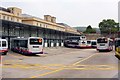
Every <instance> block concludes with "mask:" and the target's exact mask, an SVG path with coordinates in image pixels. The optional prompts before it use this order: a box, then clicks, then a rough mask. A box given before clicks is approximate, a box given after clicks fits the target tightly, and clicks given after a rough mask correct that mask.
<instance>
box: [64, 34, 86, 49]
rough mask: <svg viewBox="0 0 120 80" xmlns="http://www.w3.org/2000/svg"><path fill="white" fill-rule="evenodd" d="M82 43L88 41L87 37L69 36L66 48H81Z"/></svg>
mask: <svg viewBox="0 0 120 80" xmlns="http://www.w3.org/2000/svg"><path fill="white" fill-rule="evenodd" d="M82 41H86V36H69V37H67V38H66V39H65V40H64V46H65V47H81V45H82V44H81V43H82ZM83 43H84V42H83Z"/></svg>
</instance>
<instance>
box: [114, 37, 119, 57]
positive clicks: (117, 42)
mask: <svg viewBox="0 0 120 80" xmlns="http://www.w3.org/2000/svg"><path fill="white" fill-rule="evenodd" d="M115 56H116V57H118V58H119V59H120V38H116V39H115Z"/></svg>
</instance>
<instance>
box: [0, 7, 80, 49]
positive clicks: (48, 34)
mask: <svg viewBox="0 0 120 80" xmlns="http://www.w3.org/2000/svg"><path fill="white" fill-rule="evenodd" d="M0 9H1V10H0V19H1V24H2V25H0V27H1V29H0V32H1V35H0V36H1V37H2V38H6V39H8V42H9V48H10V44H11V43H10V42H11V41H10V40H11V39H12V38H15V37H42V38H43V39H44V43H45V44H44V47H56V46H63V42H64V39H65V38H66V37H67V36H78V35H80V33H79V32H77V30H75V29H72V28H66V27H65V26H64V25H60V24H57V23H56V17H52V16H50V15H44V19H41V18H37V17H34V16H31V15H27V14H22V10H21V9H19V8H16V7H10V8H7V9H5V8H0Z"/></svg>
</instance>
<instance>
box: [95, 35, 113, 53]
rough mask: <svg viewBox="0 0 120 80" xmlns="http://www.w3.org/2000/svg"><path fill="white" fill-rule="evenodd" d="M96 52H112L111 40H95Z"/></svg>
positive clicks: (101, 38) (102, 38) (103, 38)
mask: <svg viewBox="0 0 120 80" xmlns="http://www.w3.org/2000/svg"><path fill="white" fill-rule="evenodd" d="M97 50H98V51H112V50H113V40H112V39H110V38H105V37H100V38H98V39H97Z"/></svg>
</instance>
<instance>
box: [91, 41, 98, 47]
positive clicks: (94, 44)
mask: <svg viewBox="0 0 120 80" xmlns="http://www.w3.org/2000/svg"><path fill="white" fill-rule="evenodd" d="M91 47H92V48H96V47H97V40H91Z"/></svg>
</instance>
